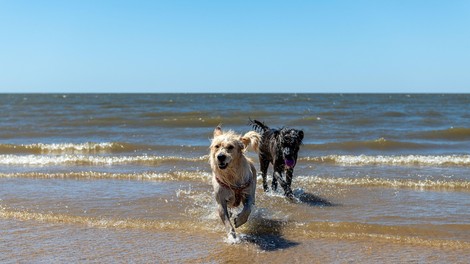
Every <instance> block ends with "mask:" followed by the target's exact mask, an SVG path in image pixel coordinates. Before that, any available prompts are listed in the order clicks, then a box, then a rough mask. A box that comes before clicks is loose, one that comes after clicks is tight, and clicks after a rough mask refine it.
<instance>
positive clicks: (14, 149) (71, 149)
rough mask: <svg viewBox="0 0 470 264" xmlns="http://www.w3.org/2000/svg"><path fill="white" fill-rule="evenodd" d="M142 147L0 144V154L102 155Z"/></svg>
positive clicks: (114, 144)
mask: <svg viewBox="0 0 470 264" xmlns="http://www.w3.org/2000/svg"><path fill="white" fill-rule="evenodd" d="M139 148H142V146H139V145H135V144H128V143H120V142H102V143H93V142H86V143H79V144H74V143H53V144H44V143H36V144H19V145H15V144H0V152H2V153H33V154H48V153H102V152H105V153H106V152H126V151H134V150H137V149H139Z"/></svg>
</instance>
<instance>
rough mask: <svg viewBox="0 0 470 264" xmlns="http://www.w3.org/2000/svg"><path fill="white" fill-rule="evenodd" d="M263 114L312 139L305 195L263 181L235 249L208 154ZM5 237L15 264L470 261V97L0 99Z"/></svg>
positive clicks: (302, 184) (303, 170) (6, 259)
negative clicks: (222, 136) (218, 132)
mask: <svg viewBox="0 0 470 264" xmlns="http://www.w3.org/2000/svg"><path fill="white" fill-rule="evenodd" d="M250 119H256V120H260V121H262V122H264V123H265V124H266V125H268V126H270V127H272V128H281V127H292V128H297V129H301V130H303V131H304V135H305V137H304V141H303V145H302V146H301V149H300V152H299V160H298V162H297V165H296V167H295V170H294V179H293V183H292V188H293V191H294V196H295V197H294V199H293V200H290V199H286V198H285V197H284V196H283V194H282V192H281V190H278V191H272V190H271V191H269V192H266V193H265V192H264V191H263V189H262V184H261V176H260V174H259V172H258V176H257V190H256V204H255V208H254V210H253V212H252V213H251V215H250V218H249V220H248V222H247V223H246V224H245V225H243V226H241V227H240V228H237V234H238V239H237V240H230V239H228V238H227V234H226V232H225V230H224V227H223V224H222V222H221V220H220V219H219V217H218V214H217V213H216V208H217V205H216V202H215V200H214V197H213V190H212V186H211V177H212V173H211V169H210V166H209V163H208V154H209V144H210V142H211V138H212V135H213V131H214V128H215V127H216V126H217V125H222V128H223V129H226V130H233V131H235V132H237V133H240V134H242V133H245V132H248V131H250V130H251V127H250V126H249V120H250ZM246 155H248V156H249V157H250V158H251V159H252V160H253V162H254V163H255V167H256V168H257V170H258V171H259V160H258V157H257V155H256V153H255V152H254V151H253V150H248V152H247V153H246ZM271 175H272V167H270V169H269V171H268V176H269V177H268V178H269V181H270V180H271V177H270V176H271ZM0 237H1V243H0V252H1V254H0V262H1V263H470V94H294V93H292V94H288V93H287V94H257V93H253V94H0Z"/></svg>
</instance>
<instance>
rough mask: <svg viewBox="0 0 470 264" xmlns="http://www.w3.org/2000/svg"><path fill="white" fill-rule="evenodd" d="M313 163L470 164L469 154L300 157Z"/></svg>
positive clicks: (359, 164) (370, 164)
mask: <svg viewBox="0 0 470 264" xmlns="http://www.w3.org/2000/svg"><path fill="white" fill-rule="evenodd" d="M300 160H301V161H307V162H314V163H333V164H338V165H346V166H367V165H369V166H372V165H392V166H470V155H396V156H395V155H391V156H382V155H378V156H369V155H359V156H354V155H328V156H321V157H305V158H300Z"/></svg>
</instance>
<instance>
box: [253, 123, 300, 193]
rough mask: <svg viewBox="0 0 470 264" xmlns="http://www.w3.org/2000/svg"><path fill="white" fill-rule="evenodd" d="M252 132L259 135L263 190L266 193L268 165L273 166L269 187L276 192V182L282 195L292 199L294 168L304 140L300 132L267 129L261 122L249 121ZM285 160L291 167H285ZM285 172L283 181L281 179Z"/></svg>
mask: <svg viewBox="0 0 470 264" xmlns="http://www.w3.org/2000/svg"><path fill="white" fill-rule="evenodd" d="M249 124H250V125H251V126H252V127H253V129H254V130H256V131H257V132H259V133H260V134H261V143H260V145H259V153H258V155H259V162H260V170H261V173H262V176H263V189H264V191H265V192H266V191H268V183H267V179H266V174H267V172H268V167H269V164H270V163H271V164H273V168H274V173H273V179H272V184H271V187H272V189H273V190H274V191H275V190H277V182H279V183H280V184H281V186H282V188H283V189H284V194H285V195H286V196H287V197H290V198H292V197H293V194H292V189H291V184H292V177H293V174H294V167H295V165H296V164H297V155H298V152H299V148H300V145H302V140H303V138H304V132H303V131H302V130H298V129H293V128H288V127H282V128H279V129H273V128H269V127H268V126H267V125H265V124H264V123H263V122H260V121H258V120H251V119H250V123H249ZM286 160H289V161H290V162H292V161H293V166H287V165H286V162H287V161H286ZM283 172H285V175H286V176H285V180H284V178H283Z"/></svg>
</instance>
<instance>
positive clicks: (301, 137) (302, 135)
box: [299, 130, 304, 144]
mask: <svg viewBox="0 0 470 264" xmlns="http://www.w3.org/2000/svg"><path fill="white" fill-rule="evenodd" d="M299 139H300V143H301V144H302V140H304V131H302V130H299Z"/></svg>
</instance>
